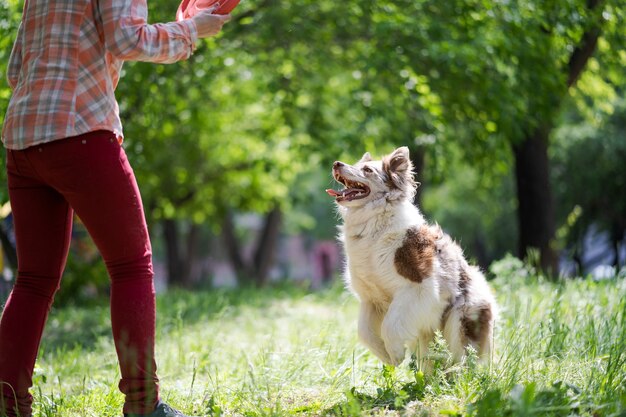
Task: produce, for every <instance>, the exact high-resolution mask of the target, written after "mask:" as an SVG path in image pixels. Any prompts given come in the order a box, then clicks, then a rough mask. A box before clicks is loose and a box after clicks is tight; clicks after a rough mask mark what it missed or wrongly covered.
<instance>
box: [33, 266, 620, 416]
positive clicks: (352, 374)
mask: <svg viewBox="0 0 626 417" xmlns="http://www.w3.org/2000/svg"><path fill="white" fill-rule="evenodd" d="M493 285H494V288H495V290H496V293H497V296H498V301H499V303H500V306H501V318H500V322H499V324H498V327H497V332H496V336H495V338H496V346H497V347H496V351H495V353H494V360H493V363H492V364H491V366H490V367H483V366H479V365H477V364H476V363H475V361H474V359H475V358H473V357H471V356H470V358H469V359H468V361H467V363H465V364H464V365H450V364H447V363H445V360H442V362H441V364H440V365H438V367H437V370H436V371H435V373H434V374H433V375H431V376H426V377H425V376H423V375H422V374H421V373H420V372H419V371H417V369H415V368H414V367H412V366H411V364H404V365H402V366H401V367H398V368H395V369H394V368H389V367H383V366H382V365H381V364H380V362H379V361H378V360H377V359H376V358H374V357H373V356H372V355H371V354H370V353H369V352H367V351H366V350H365V349H364V348H363V347H362V346H361V345H360V344H359V343H358V341H357V335H356V316H357V309H358V304H357V301H356V300H355V299H354V298H353V297H352V296H351V295H350V294H348V293H347V292H346V291H345V290H343V288H341V286H340V284H338V285H337V286H336V287H335V288H331V289H327V290H324V291H321V292H318V293H313V294H310V293H307V292H306V291H305V290H303V289H298V288H292V287H281V288H275V289H267V290H259V291H256V290H252V289H246V290H214V291H206V292H194V293H188V292H181V291H175V292H171V293H169V294H167V295H164V296H162V297H160V298H159V300H158V326H157V327H158V328H157V337H158V343H157V354H158V358H157V360H158V363H159V375H160V378H161V390H162V395H163V397H164V399H165V400H166V401H168V402H170V403H172V404H173V405H175V406H176V407H179V408H180V409H182V410H184V411H186V412H188V413H191V414H194V413H195V414H196V415H211V416H216V415H222V414H223V415H246V416H286V415H296V414H298V415H336V416H349V415H398V416H400V415H415V416H421V415H425V416H429V415H472V416H499V415H502V416H504V415H507V416H517V415H519V416H521V415H542V416H544V415H545V416H568V415H588V416H610V415H615V416H617V415H623V414H620V413H624V411H625V410H626V388H625V382H626V323H625V318H626V302H625V301H624V300H623V294H625V293H626V282H625V281H624V280H611V281H605V282H591V281H585V280H575V281H568V282H567V283H565V284H551V283H547V282H542V281H540V280H538V279H535V278H525V279H524V280H521V279H520V278H519V277H517V278H516V277H500V278H499V279H498V280H496V281H495V282H494V283H493ZM45 337H46V339H45V341H44V344H43V346H42V352H41V356H40V357H41V359H40V360H39V362H38V366H37V369H36V374H35V384H36V389H35V390H34V395H35V398H36V404H35V406H36V410H37V412H38V413H39V414H38V415H40V416H54V415H62V416H119V415H121V412H120V410H121V405H122V402H123V399H122V396H121V394H120V393H119V392H118V390H117V382H118V379H119V372H118V368H117V362H116V357H115V353H114V352H115V350H114V348H113V344H112V341H111V338H110V327H109V319H108V309H107V308H106V305H104V306H100V307H96V308H93V307H92V308H90V309H89V310H86V309H80V308H72V309H70V308H68V309H63V310H59V311H53V313H52V317H51V325H50V326H48V329H47V330H46V336H45ZM83 341H84V343H83ZM434 348H435V349H439V350H440V351H441V353H442V355H441V357H442V358H444V357H445V352H446V347H445V342H443V341H442V340H440V341H438V345H436V346H434Z"/></svg>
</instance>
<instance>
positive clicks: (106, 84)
mask: <svg viewBox="0 0 626 417" xmlns="http://www.w3.org/2000/svg"><path fill="white" fill-rule="evenodd" d="M147 18H148V8H147V4H146V0H53V1H51V0H25V3H24V12H23V15H22V21H21V24H20V27H19V30H18V34H17V39H16V41H15V44H14V45H13V50H12V53H11V57H10V59H9V65H8V71H7V79H8V82H9V85H10V87H11V88H12V89H13V95H12V97H11V100H10V102H9V106H8V109H7V113H6V117H5V119H4V124H3V128H2V141H3V142H4V146H5V147H7V148H9V149H15V150H18V149H25V148H28V147H30V146H33V145H37V144H41V143H45V142H50V141H53V140H56V139H62V138H66V137H71V136H76V135H80V134H83V133H87V132H91V131H94V130H100V129H104V130H110V131H112V132H115V133H116V134H117V135H118V137H119V138H120V141H121V138H122V123H121V121H120V117H119V107H118V104H117V101H116V100H115V95H114V90H115V87H116V86H117V82H118V80H119V76H120V71H121V69H122V63H123V62H124V61H131V60H132V61H149V62H158V63H171V62H176V61H179V60H182V59H186V58H189V56H190V55H191V54H192V52H193V50H194V49H195V43H196V40H197V31H196V26H195V23H194V22H193V21H191V20H183V21H181V22H171V23H165V24H154V25H149V24H147Z"/></svg>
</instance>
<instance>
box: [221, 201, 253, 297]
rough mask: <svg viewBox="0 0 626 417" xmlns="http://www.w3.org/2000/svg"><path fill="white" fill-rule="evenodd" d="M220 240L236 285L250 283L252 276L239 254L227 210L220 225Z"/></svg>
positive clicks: (231, 220) (238, 247) (232, 222)
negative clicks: (224, 248) (235, 277)
mask: <svg viewBox="0 0 626 417" xmlns="http://www.w3.org/2000/svg"><path fill="white" fill-rule="evenodd" d="M222 239H223V241H224V245H225V246H226V252H227V253H228V258H229V259H230V264H231V266H232V267H233V269H234V271H235V275H236V276H237V284H239V285H248V284H250V282H251V281H252V274H251V273H250V270H249V268H248V267H247V265H246V262H245V260H244V259H243V255H242V253H241V247H240V245H239V239H237V235H236V233H235V223H234V221H233V214H232V212H231V211H230V210H227V212H226V214H225V215H224V223H223V225H222Z"/></svg>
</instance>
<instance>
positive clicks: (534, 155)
mask: <svg viewBox="0 0 626 417" xmlns="http://www.w3.org/2000/svg"><path fill="white" fill-rule="evenodd" d="M549 132H550V129H549V128H543V129H538V130H537V131H535V132H533V133H532V134H530V135H528V136H527V137H526V138H525V139H524V140H523V141H522V142H521V143H518V144H515V145H513V154H514V157H515V176H516V181H517V201H518V204H519V207H518V224H519V255H520V257H526V256H527V255H528V250H529V249H531V248H536V249H538V250H539V255H540V265H541V268H542V270H543V271H544V272H546V273H548V274H551V275H552V277H556V276H557V275H558V258H557V254H556V251H555V249H554V247H553V246H552V242H553V238H554V231H555V220H554V202H553V199H552V189H551V188H550V176H549V172H550V170H549V160H548V136H549Z"/></svg>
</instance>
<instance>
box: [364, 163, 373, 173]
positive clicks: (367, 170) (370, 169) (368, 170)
mask: <svg viewBox="0 0 626 417" xmlns="http://www.w3.org/2000/svg"><path fill="white" fill-rule="evenodd" d="M363 172H366V173H368V174H369V173H370V172H372V168H370V167H368V166H367V165H366V166H364V167H363Z"/></svg>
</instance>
